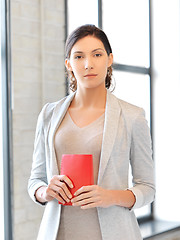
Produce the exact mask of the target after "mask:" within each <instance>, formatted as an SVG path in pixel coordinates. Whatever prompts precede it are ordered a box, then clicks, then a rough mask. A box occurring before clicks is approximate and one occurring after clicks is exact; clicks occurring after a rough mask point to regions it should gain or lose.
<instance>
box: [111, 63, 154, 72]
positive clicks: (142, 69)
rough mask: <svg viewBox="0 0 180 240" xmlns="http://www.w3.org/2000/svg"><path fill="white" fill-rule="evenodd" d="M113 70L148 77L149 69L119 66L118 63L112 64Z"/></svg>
mask: <svg viewBox="0 0 180 240" xmlns="http://www.w3.org/2000/svg"><path fill="white" fill-rule="evenodd" d="M113 69H114V70H117V71H124V72H131V73H139V74H149V75H150V68H145V67H137V66H130V65H125V64H119V63H113Z"/></svg>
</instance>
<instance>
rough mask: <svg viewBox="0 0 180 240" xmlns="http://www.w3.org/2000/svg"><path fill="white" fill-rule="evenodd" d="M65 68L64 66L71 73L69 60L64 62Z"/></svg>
mask: <svg viewBox="0 0 180 240" xmlns="http://www.w3.org/2000/svg"><path fill="white" fill-rule="evenodd" d="M65 66H66V68H67V70H68V71H70V72H72V67H71V64H70V60H69V59H66V60H65Z"/></svg>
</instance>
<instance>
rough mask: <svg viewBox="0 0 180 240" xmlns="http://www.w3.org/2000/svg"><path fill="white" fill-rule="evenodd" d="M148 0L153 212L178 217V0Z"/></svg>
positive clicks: (179, 68) (179, 84)
mask: <svg viewBox="0 0 180 240" xmlns="http://www.w3.org/2000/svg"><path fill="white" fill-rule="evenodd" d="M152 4H153V16H152V17H153V25H152V27H153V28H152V29H153V32H152V35H153V86H154V99H153V101H154V105H153V106H154V113H153V116H154V159H155V162H156V183H157V194H156V204H155V213H156V217H157V218H159V219H164V220H171V221H180V214H179V213H180V204H179V201H180V190H179V189H180V188H179V185H180V151H179V149H180V17H179V16H180V1H179V0H173V1H172V0H153V1H152Z"/></svg>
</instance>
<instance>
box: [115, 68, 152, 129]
mask: <svg viewBox="0 0 180 240" xmlns="http://www.w3.org/2000/svg"><path fill="white" fill-rule="evenodd" d="M113 76H114V79H115V86H116V88H115V90H114V94H115V95H116V96H117V97H119V98H121V99H122V100H124V101H127V102H130V103H132V104H134V105H137V106H139V107H142V108H143V109H144V110H145V112H146V119H147V120H148V123H149V125H150V79H149V75H143V74H135V73H128V72H121V71H113Z"/></svg>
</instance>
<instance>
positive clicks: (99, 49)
mask: <svg viewBox="0 0 180 240" xmlns="http://www.w3.org/2000/svg"><path fill="white" fill-rule="evenodd" d="M98 50H101V51H103V52H104V49H103V48H96V49H94V50H93V51H92V52H96V51H98ZM77 53H83V52H82V51H76V52H73V54H77Z"/></svg>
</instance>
